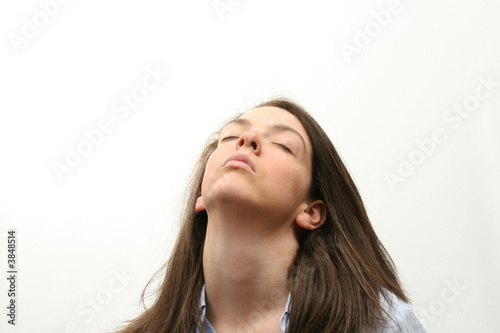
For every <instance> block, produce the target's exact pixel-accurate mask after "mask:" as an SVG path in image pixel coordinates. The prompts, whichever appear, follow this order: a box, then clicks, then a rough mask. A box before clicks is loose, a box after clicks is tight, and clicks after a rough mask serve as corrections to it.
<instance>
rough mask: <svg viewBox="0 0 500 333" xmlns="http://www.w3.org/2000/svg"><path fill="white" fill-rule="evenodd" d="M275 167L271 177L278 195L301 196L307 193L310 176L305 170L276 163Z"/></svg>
mask: <svg viewBox="0 0 500 333" xmlns="http://www.w3.org/2000/svg"><path fill="white" fill-rule="evenodd" d="M275 166H276V169H274V170H275V171H274V172H273V175H272V177H273V179H274V187H275V189H276V190H277V191H278V192H279V194H280V195H285V196H290V195H292V196H301V195H302V194H304V195H305V194H306V193H307V192H308V190H309V178H310V175H309V173H308V172H307V170H306V168H303V167H301V166H292V165H290V163H286V162H283V163H276V164H275ZM301 199H302V198H301Z"/></svg>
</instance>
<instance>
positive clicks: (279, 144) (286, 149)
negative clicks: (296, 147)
mask: <svg viewBox="0 0 500 333" xmlns="http://www.w3.org/2000/svg"><path fill="white" fill-rule="evenodd" d="M275 144H277V145H278V146H280V147H281V148H283V150H285V151H287V152H289V153H291V152H292V151H291V150H290V148H288V147H287V146H285V145H283V144H281V143H277V142H275Z"/></svg>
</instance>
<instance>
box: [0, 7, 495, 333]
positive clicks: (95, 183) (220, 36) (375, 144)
mask: <svg viewBox="0 0 500 333" xmlns="http://www.w3.org/2000/svg"><path fill="white" fill-rule="evenodd" d="M226 1H229V0H222V1H220V2H221V3H224V4H225V3H232V5H229V6H231V10H228V11H226V12H224V13H223V14H222V15H219V13H218V12H217V10H216V9H215V8H214V6H213V4H214V3H213V1H212V0H205V1H95V0H94V1H88V0H87V1H76V0H75V1H69V2H68V3H67V4H59V5H58V7H59V8H58V9H57V11H56V9H54V6H53V5H52V7H51V8H52V11H53V13H52V17H49V16H47V15H45V18H47V17H48V20H46V22H44V14H43V12H42V14H40V12H41V11H42V9H41V5H40V3H39V2H37V1H33V0H23V1H15V2H14V1H11V2H7V1H3V2H2V4H1V5H0V22H1V23H0V27H1V30H2V31H1V33H2V42H1V43H0V56H1V62H0V91H1V98H0V110H1V117H0V158H1V160H0V161H1V163H0V227H1V228H0V234H1V235H0V236H1V238H0V258H1V260H0V268H1V270H2V272H3V273H1V274H0V276H1V277H2V278H1V279H0V281H1V282H0V291H1V292H0V304H1V308H2V309H3V310H1V315H0V318H1V320H0V330H1V331H2V332H23V333H24V332H30V333H31V332H48V333H62V332H104V331H105V330H110V329H112V328H115V327H116V326H117V325H118V324H119V323H120V321H122V320H126V319H131V318H133V317H134V316H135V315H136V314H138V313H139V312H140V310H141V308H140V307H139V297H140V293H141V291H142V289H143V287H144V286H145V284H146V282H147V281H148V280H149V278H150V277H151V276H152V274H153V273H154V272H155V271H156V270H157V268H159V266H160V265H161V264H162V263H163V262H164V261H165V260H166V259H167V258H168V255H169V251H170V250H171V248H172V246H173V243H174V241H175V239H176V233H177V230H178V229H177V222H178V219H179V218H178V217H179V216H178V215H179V211H180V208H181V199H182V191H183V190H184V188H185V185H186V182H187V177H188V175H189V172H190V171H191V169H192V167H193V164H194V161H195V160H196V158H197V157H198V155H199V153H200V151H201V149H202V147H203V144H204V142H205V140H206V139H207V138H208V136H209V135H210V133H212V132H213V131H214V130H217V129H218V128H219V126H220V125H221V124H222V123H223V121H224V120H226V118H227V117H229V116H232V115H234V114H235V113H236V112H239V111H244V110H247V109H249V108H251V107H252V106H254V105H256V104H258V103H260V102H262V101H264V100H266V99H268V98H270V97H273V96H274V95H276V94H277V95H285V96H289V97H291V98H294V99H295V100H296V101H298V102H299V103H301V104H302V105H303V106H304V107H305V108H306V109H307V110H308V111H309V112H310V113H311V114H312V115H313V116H314V117H315V118H316V119H317V120H318V122H319V123H320V124H321V125H322V127H323V128H324V129H325V131H326V132H327V133H328V135H329V136H330V138H331V139H332V141H333V143H334V145H335V146H336V148H337V149H338V151H339V152H340V154H341V156H342V158H343V160H344V162H345V163H346V165H347V167H348V169H349V170H350V172H351V175H352V176H353V178H354V180H355V182H356V184H357V185H358V186H359V190H360V192H361V195H362V197H363V200H364V202H365V205H366V208H367V211H368V214H369V216H370V218H371V221H372V223H373V225H374V227H375V229H376V231H377V234H378V236H379V237H380V238H381V240H382V242H383V244H384V245H385V246H386V247H387V249H388V250H389V252H390V254H391V255H392V257H393V259H394V260H395V262H396V264H397V266H398V268H399V271H400V275H401V279H402V281H403V284H404V286H405V287H406V289H407V290H408V291H409V294H410V296H411V299H412V301H413V303H412V305H413V308H414V311H415V313H416V314H417V315H418V317H419V318H420V319H421V320H422V322H423V323H424V324H425V326H426V328H427V330H428V332H450V333H451V332H453V333H456V332H486V333H488V332H492V333H493V332H499V331H500V320H499V319H498V314H499V313H500V245H499V244H500V242H499V239H500V226H499V222H500V221H499V217H500V209H499V205H498V201H499V194H500V193H499V191H500V190H499V189H500V177H499V172H498V170H499V166H500V134H499V133H500V132H499V124H500V112H499V111H500V86H498V83H496V84H497V86H496V87H490V89H491V90H492V91H488V90H487V88H485V87H484V86H483V87H481V88H478V87H479V86H481V77H482V78H484V79H485V80H487V79H488V77H491V80H493V81H494V82H500V63H499V62H500V39H499V36H500V21H499V20H498V15H499V14H500V2H498V1H495V0H484V1H465V0H462V1H457V0H454V1H452V0H441V1H428V0H427V1H426V0H414V1H411V2H409V1H403V0H401V3H400V4H399V7H397V8H398V9H399V10H398V13H394V14H392V15H391V17H390V22H388V24H386V26H384V27H382V28H381V26H380V24H378V23H376V22H377V21H376V20H375V18H374V16H373V13H374V12H380V11H381V10H386V9H387V1H373V0H363V1H343V2H340V1H329V2H328V1H318V0H316V1H307V2H306V1H300V2H299V1H284V0H282V1H262V0H260V1H258V0H248V1H245V0H243V1H236V0H233V1H229V2H226ZM46 2H49V1H48V0H42V2H41V3H46ZM52 3H55V2H52ZM34 16H35V18H34ZM23 18H26V19H23ZM386 19H387V17H386ZM26 20H27V21H29V22H31V23H33V21H34V20H38V21H36V23H37V24H38V25H40V27H39V28H36V26H35V28H36V29H37V30H38V31H35V32H33V30H32V31H31V33H32V35H29V29H28V28H27V27H25V25H27V24H28V23H26V22H27V21H26ZM377 24H378V25H377ZM43 25H44V26H43ZM378 28H379V30H377V29H378ZM23 29H24V33H25V35H26V34H27V35H26V36H28V37H29V38H25V37H23ZM365 29H368V31H369V33H370V34H371V35H372V37H368V39H369V41H368V42H366V44H367V45H363V44H360V42H361V39H362V37H360V31H363V30H365ZM370 29H372V30H370ZM13 36H17V37H13ZM16 38H17V39H16ZM21 38H25V39H24V40H23V42H19V40H22V39H21ZM356 38H357V39H356ZM355 39H356V41H355ZM15 40H17V41H18V43H17V44H16V43H15V42H13V41H15ZM343 43H344V44H343ZM356 43H357V44H356ZM347 44H349V45H351V47H352V48H353V47H356V45H358V46H360V47H359V48H357V53H352V54H351V55H350V56H346V54H345V53H343V51H342V45H343V47H344V48H345V47H349V46H346V45H347ZM148 67H149V68H151V69H155V68H159V69H160V70H161V71H163V72H168V73H169V75H168V77H166V78H164V79H163V81H162V82H161V84H159V85H158V87H157V88H156V89H154V90H152V91H149V92H148V93H147V96H146V98H145V99H144V100H143V101H141V102H140V103H139V104H138V106H137V107H136V108H134V109H131V110H130V114H129V115H128V116H127V117H124V119H121V118H120V117H119V116H120V114H119V113H115V112H114V111H113V103H115V101H116V100H117V99H118V101H119V99H120V98H121V95H122V94H130V93H131V91H132V90H133V89H136V90H137V89H140V88H137V87H138V85H139V86H140V84H141V83H142V80H143V78H144V77H145V76H146V75H148V72H147V70H146V68H148ZM151 82H152V81H151ZM476 89H479V91H480V93H482V95H481V96H483V97H484V96H486V95H488V96H487V97H484V98H483V99H482V100H478V99H476V101H479V103H478V105H475V106H474V105H473V104H470V105H472V106H473V107H469V108H474V110H472V111H470V112H469V111H465V112H466V113H464V114H465V115H466V116H467V117H466V118H465V116H463V117H460V118H459V119H460V120H457V117H459V116H458V113H457V114H455V113H454V114H451V113H450V114H449V113H448V112H449V110H450V109H453V107H454V105H460V104H463V103H465V102H464V101H468V102H469V103H473V102H474V99H475V97H474V96H475V94H476ZM464 110H465V109H464ZM446 116H448V117H451V116H454V117H455V118H453V119H455V120H453V121H452V120H451V118H447V119H448V120H446V118H445V117H446ZM105 118H108V119H110V121H112V122H113V126H114V127H113V130H112V132H111V133H108V134H105V135H104V136H103V139H102V141H101V142H100V143H99V144H98V145H96V146H93V148H92V151H91V152H90V153H89V154H88V155H87V156H85V157H83V159H82V161H81V163H80V164H79V165H77V166H76V167H74V168H71V170H72V171H71V172H66V173H64V174H63V175H62V181H60V180H59V179H58V177H57V175H56V173H55V171H54V169H53V163H54V162H58V163H61V164H66V162H65V160H66V157H67V154H68V151H67V147H68V146H69V147H70V148H73V149H76V147H77V145H78V144H79V143H81V142H83V141H84V140H85V136H84V135H83V133H82V131H84V130H86V131H90V130H93V129H95V128H98V126H99V123H100V122H101V121H102V120H103V119H105ZM453 126H455V127H453ZM438 128H440V129H441V130H442V133H443V137H445V138H446V139H445V140H444V141H442V142H438V143H435V144H434V147H431V146H432V145H430V144H428V146H427V147H428V151H427V153H428V154H424V152H422V149H420V148H419V146H418V145H417V143H416V141H418V142H422V141H425V140H428V139H429V138H431V137H432V133H433V131H434V130H435V129H438ZM431 148H432V149H431ZM419 151H420V152H419ZM410 158H412V159H413V161H416V162H418V163H417V164H418V165H416V166H414V167H413V168H414V169H413V170H412V171H408V170H406V171H407V174H405V176H404V177H401V178H400V180H401V181H399V182H397V183H395V184H394V186H392V187H391V186H390V184H389V183H388V181H387V180H386V174H387V173H388V172H390V173H393V174H398V168H402V166H400V164H401V163H402V162H401V161H402V160H407V161H408V160H409V159H410ZM401 170H402V169H401ZM401 170H400V171H401ZM403 171H404V170H402V171H401V172H403ZM9 228H15V229H17V236H18V252H17V256H18V261H17V265H18V270H19V274H18V285H17V291H18V298H17V303H16V304H17V325H16V326H15V327H12V326H11V325H8V324H7V316H6V313H7V309H6V305H7V302H8V297H7V290H8V285H7V281H6V278H4V276H6V275H7V273H6V271H7V262H6V261H7V245H6V239H7V235H6V232H7V230H8V229H9ZM115 275H124V277H122V282H119V281H120V280H117V279H116V277H115ZM453 286H454V287H453ZM92 299H95V300H96V302H97V303H96V305H94V306H95V309H94V308H92V305H91V303H92ZM97 309H98V310H97ZM72 327H75V328H74V329H73V328H72Z"/></svg>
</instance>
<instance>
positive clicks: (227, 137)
mask: <svg viewBox="0 0 500 333" xmlns="http://www.w3.org/2000/svg"><path fill="white" fill-rule="evenodd" d="M230 139H238V137H237V136H226V137H225V138H223V139H222V140H220V141H226V140H230Z"/></svg>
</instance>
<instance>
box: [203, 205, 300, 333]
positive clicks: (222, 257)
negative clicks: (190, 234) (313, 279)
mask: <svg viewBox="0 0 500 333" xmlns="http://www.w3.org/2000/svg"><path fill="white" fill-rule="evenodd" d="M268 216H269V214H258V213H255V212H251V213H250V212H249V213H248V214H242V213H241V210H238V209H234V214H231V213H230V212H229V211H228V210H227V209H226V210H224V213H222V214H221V213H220V212H218V211H215V212H214V211H211V214H208V224H207V232H206V237H205V245H204V251H203V273H204V277H205V287H206V296H207V318H208V319H209V321H210V323H211V324H212V325H213V326H214V328H216V329H217V331H231V330H232V331H236V329H241V327H242V325H244V326H246V327H248V326H252V327H251V328H252V329H254V331H256V326H261V327H262V325H265V323H266V322H269V323H275V325H277V327H278V328H279V319H280V317H281V315H282V314H283V312H284V310H285V305H286V302H287V298H288V293H289V283H288V270H289V267H290V265H291V264H292V262H293V260H294V258H295V255H296V253H297V249H298V242H297V239H296V236H295V234H294V227H293V225H294V223H293V221H291V222H290V223H289V224H286V225H285V226H283V224H281V227H276V225H278V224H277V223H276V221H271V220H269V218H267V219H266V217H268ZM257 315H258V316H257ZM276 317H277V319H276ZM255 318H260V323H258V322H257V320H256V319H255ZM216 326H217V327H216ZM257 330H258V329H257Z"/></svg>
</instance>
